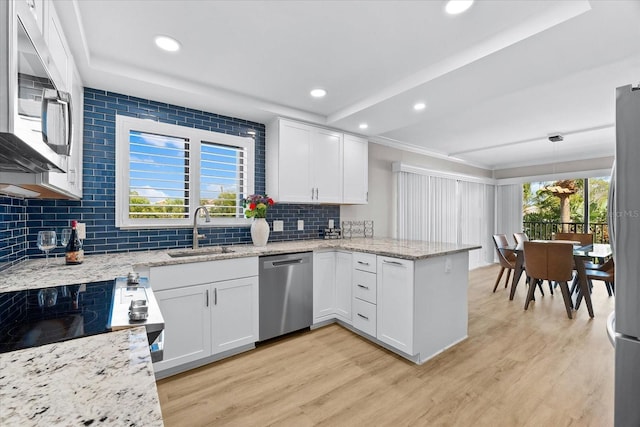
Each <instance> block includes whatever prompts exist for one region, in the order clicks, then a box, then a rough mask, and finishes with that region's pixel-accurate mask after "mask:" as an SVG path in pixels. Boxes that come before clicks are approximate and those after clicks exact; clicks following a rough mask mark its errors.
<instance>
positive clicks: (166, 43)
mask: <svg viewBox="0 0 640 427" xmlns="http://www.w3.org/2000/svg"><path fill="white" fill-rule="evenodd" d="M154 41H155V42H156V46H158V47H159V48H160V49H162V50H166V51H167V52H177V51H179V50H180V42H179V41H178V40H176V39H174V38H171V37H169V36H156V38H155V39H154Z"/></svg>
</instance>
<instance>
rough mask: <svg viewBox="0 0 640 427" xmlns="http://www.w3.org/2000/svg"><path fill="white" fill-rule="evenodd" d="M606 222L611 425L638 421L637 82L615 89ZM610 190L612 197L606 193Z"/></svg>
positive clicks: (639, 107)
mask: <svg viewBox="0 0 640 427" xmlns="http://www.w3.org/2000/svg"><path fill="white" fill-rule="evenodd" d="M611 184H612V185H611V189H612V190H611V191H612V194H611V195H610V203H613V209H611V208H610V209H609V224H610V225H613V227H612V228H613V230H610V235H611V236H612V244H613V249H614V261H615V269H616V281H615V290H616V297H615V298H616V309H615V315H614V316H611V318H612V319H615V323H614V324H613V325H612V326H613V329H614V330H615V334H614V341H615V354H616V355H615V417H614V418H615V421H614V423H615V425H616V426H620V427H622V426H625V427H626V426H640V86H636V87H633V86H631V85H628V86H622V87H619V88H618V89H617V90H616V163H615V166H614V172H613V177H612V182H611ZM611 196H612V197H611Z"/></svg>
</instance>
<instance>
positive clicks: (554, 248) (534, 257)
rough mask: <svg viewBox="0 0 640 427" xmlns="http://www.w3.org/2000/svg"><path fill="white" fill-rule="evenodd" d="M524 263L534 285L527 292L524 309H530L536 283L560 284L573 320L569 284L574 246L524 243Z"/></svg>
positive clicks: (569, 314)
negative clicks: (545, 281)
mask: <svg viewBox="0 0 640 427" xmlns="http://www.w3.org/2000/svg"><path fill="white" fill-rule="evenodd" d="M524 261H525V263H526V271H527V276H529V277H531V280H532V283H531V285H530V286H529V291H528V292H527V299H526V301H525V303H524V309H525V310H526V309H528V308H529V302H530V301H532V300H533V299H534V298H533V293H534V291H535V288H536V286H535V285H536V283H540V282H541V281H543V280H549V281H554V282H558V283H559V285H560V290H561V291H562V298H563V300H564V307H565V309H566V310H567V316H569V319H571V318H572V317H571V309H572V303H571V296H570V295H569V284H568V282H569V281H570V280H571V279H573V245H571V244H569V243H542V242H524Z"/></svg>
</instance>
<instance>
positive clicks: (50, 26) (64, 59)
mask: <svg viewBox="0 0 640 427" xmlns="http://www.w3.org/2000/svg"><path fill="white" fill-rule="evenodd" d="M45 30H46V36H45V41H46V43H47V46H48V47H49V52H50V54H51V56H50V58H49V61H48V63H47V65H48V71H49V74H50V77H51V79H52V80H53V81H54V83H55V85H56V89H58V90H64V91H66V92H70V91H71V89H70V87H69V49H68V48H67V43H66V40H65V37H64V31H62V24H61V23H60V20H59V19H58V15H57V13H56V10H55V8H54V7H49V10H48V17H47V24H46V27H45ZM56 72H57V73H56Z"/></svg>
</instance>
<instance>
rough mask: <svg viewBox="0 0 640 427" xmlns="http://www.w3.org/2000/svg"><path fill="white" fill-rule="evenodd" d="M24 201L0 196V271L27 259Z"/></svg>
mask: <svg viewBox="0 0 640 427" xmlns="http://www.w3.org/2000/svg"><path fill="white" fill-rule="evenodd" d="M27 215H28V212H27V206H26V201H25V200H22V199H18V198H13V197H4V196H0V271H2V270H4V269H6V268H9V267H11V266H12V265H15V264H18V263H19V262H21V261H24V260H25V259H27Z"/></svg>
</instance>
